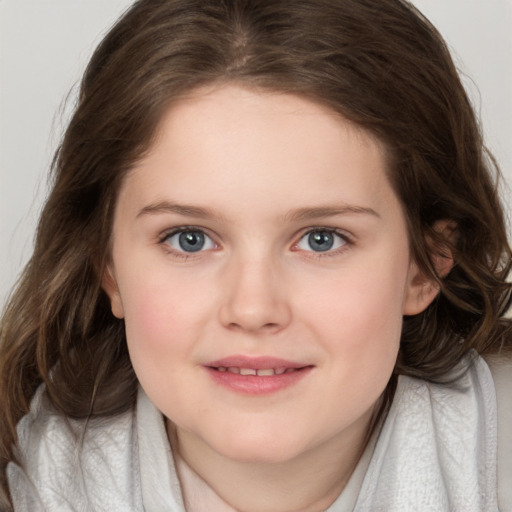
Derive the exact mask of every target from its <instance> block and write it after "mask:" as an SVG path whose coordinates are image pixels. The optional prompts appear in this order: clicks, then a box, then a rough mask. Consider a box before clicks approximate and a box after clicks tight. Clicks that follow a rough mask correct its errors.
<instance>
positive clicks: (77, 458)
mask: <svg viewBox="0 0 512 512" xmlns="http://www.w3.org/2000/svg"><path fill="white" fill-rule="evenodd" d="M508 386H509V387H510V381H509V382H508ZM18 433H19V439H20V451H21V457H22V460H23V461H24V464H23V466H24V467H23V468H21V467H20V466H18V465H16V464H14V463H10V464H9V466H8V469H7V474H8V480H9V486H10V489H11V493H12V496H13V500H14V504H15V510H16V511H17V512H18V511H19V512H29V511H30V512H33V511H40V510H41V511H43V510H44V511H51V512H53V511H60V512H68V511H77V512H82V511H84V512H85V511H87V512H91V511H109V512H118V511H119V512H121V511H123V512H125V511H146V512H166V511H170V512H185V511H186V508H185V503H184V500H183V493H182V484H181V483H180V479H179V477H178V471H177V468H176V465H175V461H174V457H173V454H172V451H171V448H170V445H169V442H168V440H167V435H166V432H165V425H164V421H163V418H162V415H161V413H160V412H159V411H158V410H157V409H156V408H155V407H154V406H153V404H152V403H151V402H150V401H149V399H148V398H147V396H146V395H145V394H144V392H143V391H142V390H140V392H139V397H138V400H137V407H136V410H134V411H129V412H126V413H124V414H123V415H120V416H116V417H115V418H110V419H108V420H90V421H89V422H87V424H85V422H81V421H72V420H67V419H64V418H62V417H60V416H59V415H57V414H56V413H54V412H53V411H52V409H51V407H50V405H49V403H48V401H47V400H46V398H45V395H44V390H43V389H40V390H39V391H38V392H37V394H36V396H35V397H34V399H33V401H32V405H31V410H30V413H29V414H28V415H27V416H25V417H24V418H23V419H22V420H21V421H20V423H19V425H18ZM496 445H497V410H496V394H495V390H494V383H493V380H492V376H491V374H490V371H489V368H488V367H487V365H486V363H485V362H484V361H483V360H482V359H480V358H475V360H474V361H473V362H472V363H471V365H470V367H469V369H468V371H467V372H465V373H464V374H463V375H462V376H460V377H459V378H458V379H456V380H455V381H453V382H452V383H451V384H449V385H448V384H445V385H435V384H430V383H427V382H425V381H422V380H418V379H412V378H408V377H400V378H399V382H398V387H397V392H396V395H395V398H394V401H393V405H392V407H391V409H390V411H389V414H388V416H387V418H386V420H385V422H384V424H383V426H382V429H381V431H380V433H379V436H378V439H377V440H376V443H375V447H374V449H373V450H367V452H365V456H366V460H364V461H362V462H360V465H359V466H358V468H357V469H356V471H355V472H354V475H353V477H352V479H351V481H350V482H349V485H347V487H346V489H345V490H344V492H343V493H342V494H341V495H340V497H339V498H338V499H337V500H336V501H335V502H334V503H333V504H332V505H331V507H329V509H328V512H348V511H351V510H353V511H355V512H370V511H371V512H379V511H382V512H384V511H385V512H404V511H419V512H430V511H431V512H473V511H474V512H477V511H478V512H482V511H483V512H496V511H498V504H497V488H496V485H497V483H496V460H497V454H496ZM363 459H364V457H363ZM179 464H180V463H178V466H179ZM361 468H362V469H361ZM180 471H181V473H182V474H183V468H182V469H181V470H180ZM185 471H186V470H185ZM357 475H358V476H357ZM182 478H183V477H182ZM198 478H199V477H198ZM196 485H206V484H205V483H204V482H203V483H199V484H197V482H196ZM203 490H204V489H203ZM207 492H208V491H207ZM185 494H186V493H185ZM206 495H208V494H206ZM354 501H355V505H354ZM207 510H208V512H215V511H213V510H212V509H211V508H210V509H207ZM188 512H202V511H200V510H189V511H188ZM501 512H507V511H506V510H502V511H501Z"/></svg>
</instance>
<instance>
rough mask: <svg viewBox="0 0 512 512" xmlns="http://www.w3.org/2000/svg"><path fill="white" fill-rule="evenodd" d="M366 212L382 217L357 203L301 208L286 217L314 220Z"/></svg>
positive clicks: (289, 218)
mask: <svg viewBox="0 0 512 512" xmlns="http://www.w3.org/2000/svg"><path fill="white" fill-rule="evenodd" d="M353 214H357V215H360V214H365V215H372V216H374V217H377V218H380V215H379V214H378V213H377V212H376V211H375V210H374V209H373V208H367V207H364V206H355V205H348V204H345V205H344V204H342V205H334V206H320V207H315V208H299V209H298V210H294V211H292V212H290V213H288V214H286V215H285V219H287V220H292V221H301V220H314V219H318V218H321V217H335V216H337V215H353Z"/></svg>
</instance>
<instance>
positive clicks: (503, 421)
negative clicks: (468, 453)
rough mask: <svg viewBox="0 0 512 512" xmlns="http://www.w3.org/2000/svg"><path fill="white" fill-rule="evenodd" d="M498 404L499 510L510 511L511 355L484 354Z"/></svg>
mask: <svg viewBox="0 0 512 512" xmlns="http://www.w3.org/2000/svg"><path fill="white" fill-rule="evenodd" d="M485 361H486V362H487V364H488V365H489V368H490V370H491V374H492V378H493V380H494V386H495V388H496V401H497V404H498V496H499V503H500V510H504V511H512V486H511V484H512V434H511V432H512V398H511V396H512V355H506V356H495V355H493V356H486V357H485Z"/></svg>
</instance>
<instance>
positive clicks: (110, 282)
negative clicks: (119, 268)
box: [101, 265, 124, 319]
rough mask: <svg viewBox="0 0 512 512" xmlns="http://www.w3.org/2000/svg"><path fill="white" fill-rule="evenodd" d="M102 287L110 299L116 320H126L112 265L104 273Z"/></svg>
mask: <svg viewBox="0 0 512 512" xmlns="http://www.w3.org/2000/svg"><path fill="white" fill-rule="evenodd" d="M101 287H102V288H103V290H104V291H105V293H106V294H107V295H108V298H109V299H110V307H111V309H112V314H113V315H114V316H115V317H116V318H119V319H121V318H124V309H123V302H122V301H121V294H120V293H119V287H118V286H117V280H116V278H115V275H114V271H113V269H112V267H111V265H108V266H107V267H106V268H105V271H104V272H103V278H102V280H101Z"/></svg>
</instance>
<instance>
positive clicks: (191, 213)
mask: <svg viewBox="0 0 512 512" xmlns="http://www.w3.org/2000/svg"><path fill="white" fill-rule="evenodd" d="M53 173H54V174H53V179H54V181H53V188H52V191H51V193H50V196H49V198H48V201H47V203H46V206H45V209H44V211H43V213H42V216H41V220H40V224H39V229H38V234H37V240H36V245H35V249H34V254H33V257H32V259H31V261H30V263H29V264H28V266H27V268H26V269H25V272H24V274H23V276H22V278H21V280H20V282H19V285H18V288H17V290H16V291H15V292H14V294H13V296H12V299H11V301H10V303H9V305H8V307H7V309H6V312H5V315H4V318H3V321H2V327H1V329H2V330H1V353H0V361H1V363H0V364H1V367H0V375H1V389H0V400H1V408H2V411H3V413H4V415H3V417H2V418H1V430H0V431H1V445H0V446H1V452H0V453H1V475H2V489H3V503H2V507H3V509H4V510H12V509H13V508H14V509H15V510H17V511H18V510H21V511H24V510H59V511H60V510H73V511H91V510H95V511H96V510H97V511H101V510H108V511H117V510H119V511H126V510H141V511H142V510H146V511H164V510H169V511H173V512H179V511H181V512H183V511H188V512H201V511H234V510H240V511H273V512H279V511H283V512H284V511H286V512H291V511H307V512H311V511H315V512H317V511H324V510H329V512H341V511H347V510H355V511H358V512H360V511H378V510H382V511H386V512H390V511H397V512H398V511H404V510H420V511H432V512H434V511H435V512H440V511H441V512H442V511H460V512H462V511H464V512H470V511H481V510H484V511H496V510H498V509H501V510H512V505H511V503H512V501H511V496H510V491H509V488H510V485H508V486H507V484H509V483H510V482H511V478H512V476H511V475H512V471H511V467H510V462H509V460H511V459H510V437H509V436H508V432H509V431H510V427H511V425H512V418H511V417H510V410H509V408H507V404H506V402H505V400H506V398H505V396H506V392H507V389H510V385H511V377H510V368H509V367H508V366H507V363H506V362H503V361H505V359H506V354H507V353H509V352H510V348H511V345H512V340H511V329H510V321H509V320H507V319H505V318H504V314H505V313H506V311H507V308H508V305H509V302H510V285H509V284H508V283H507V282H506V277H507V274H508V272H509V270H510V266H511V260H512V255H511V250H510V247H509V245H508V242H507V236H506V228H505V223H504V219H503V211H502V208H501V205H500V201H499V197H498V192H497V187H496V176H494V175H493V174H496V173H497V171H496V166H495V165H494V162H493V160H492V158H491V157H490V156H489V155H487V154H486V153H485V151H484V149H483V145H482V139H481V136H480V133H479V131H478V126H477V123H476V120H475V116H474V114H473V112H472V109H471V107H470V104H469V101H468V99H467V97H466V95H465V92H464V90H463V87H462V86H461V83H460V81H459V78H458V76H457V73H456V70H455V68H454V66H453V63H452V61H451V59H450V57H449V54H448V51H447V50H446V47H445V45H444V43H443V41H442V40H441V38H440V36H439V34H438V33H437V32H436V31H435V29H434V28H433V27H432V26H431V25H430V24H429V22H428V21H427V20H426V19H425V18H424V17H423V16H422V15H421V14H420V13H419V12H417V11H416V10H415V9H414V8H413V7H412V6H411V5H409V4H408V3H407V2H405V1H402V0H335V1H333V0H328V1H327V0H297V1H294V2H288V1H284V0H273V1H272V2H263V1H259V0H221V1H216V2H209V1H206V0H140V1H138V2H136V3H135V4H134V5H133V7H132V8H131V9H130V10H129V11H128V12H127V13H126V14H125V15H124V16H123V17H122V18H121V19H120V20H119V22H118V23H117V24H116V25H115V26H114V28H113V29H112V30H111V31H110V33H109V34H108V35H107V36H106V38H105V39H104V41H103V42H102V43H101V45H100V46H99V48H98V49H97V51H96V53H95V54H94V56H93V58H92V60H91V62H90V64H89V66H88V68H87V71H86V73H85V76H84V79H83V82H82V86H81V92H80V97H79V103H78V106H77V109H76V112H75V114H74V117H73V118H72V120H71V122H70V125H69V127H68V130H67V132H66V134H65V137H64V140H63V142H62V145H61V147H60V149H59V151H58V153H57V155H56V157H55V160H54V166H53ZM481 355H485V356H486V360H489V361H491V359H492V357H491V356H493V355H494V358H496V356H500V357H499V359H500V361H499V362H492V368H493V373H492V374H491V373H490V371H489V367H488V366H487V363H486V362H485V360H484V359H483V358H482V357H481ZM507 454H508V455H507ZM507 493H508V494H507Z"/></svg>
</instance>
